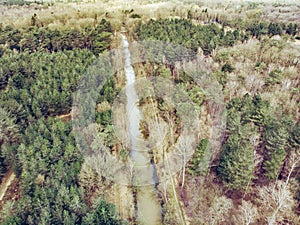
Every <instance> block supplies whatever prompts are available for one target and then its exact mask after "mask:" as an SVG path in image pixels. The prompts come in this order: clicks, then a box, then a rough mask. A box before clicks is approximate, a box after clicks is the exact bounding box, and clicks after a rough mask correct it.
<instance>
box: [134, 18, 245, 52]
mask: <svg viewBox="0 0 300 225" xmlns="http://www.w3.org/2000/svg"><path fill="white" fill-rule="evenodd" d="M137 34H138V36H139V38H140V39H141V40H160V41H165V42H169V43H172V44H175V45H182V46H184V47H186V48H187V49H191V50H192V51H194V52H195V53H196V52H197V50H198V47H201V48H202V50H203V52H204V54H205V55H208V54H210V53H211V52H212V51H213V50H214V49H215V48H216V47H218V46H232V45H233V44H234V43H235V42H236V41H237V40H239V37H240V36H239V35H237V32H235V33H234V34H233V33H231V32H228V33H226V34H224V30H222V29H221V28H219V27H218V26H217V25H216V24H208V25H205V26H201V25H195V24H193V23H192V22H191V21H189V20H186V19H172V20H169V19H159V20H150V21H149V22H148V23H147V24H139V26H138V28H137ZM238 36H239V37H238Z"/></svg>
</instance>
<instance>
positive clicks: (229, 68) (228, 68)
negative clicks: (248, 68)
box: [221, 63, 234, 73]
mask: <svg viewBox="0 0 300 225" xmlns="http://www.w3.org/2000/svg"><path fill="white" fill-rule="evenodd" d="M221 71H222V72H225V73H226V72H228V73H231V72H233V71H234V67H233V66H232V65H231V64H228V63H225V64H224V65H223V66H222V68H221Z"/></svg>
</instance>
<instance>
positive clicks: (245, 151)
mask: <svg viewBox="0 0 300 225" xmlns="http://www.w3.org/2000/svg"><path fill="white" fill-rule="evenodd" d="M254 166H255V165H254V150H253V148H252V147H251V145H250V142H249V140H247V139H246V138H241V136H239V135H238V134H232V135H231V136H230V137H229V138H228V140H227V141H226V142H225V143H224V145H223V147H222V152H221V157H220V164H219V166H218V168H217V172H218V174H219V175H220V177H221V179H222V180H223V181H224V182H226V186H227V187H228V188H230V189H244V188H246V187H247V185H248V184H249V183H251V180H252V179H253V178H254V175H253V170H254Z"/></svg>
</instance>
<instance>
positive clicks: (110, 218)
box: [82, 198, 126, 225]
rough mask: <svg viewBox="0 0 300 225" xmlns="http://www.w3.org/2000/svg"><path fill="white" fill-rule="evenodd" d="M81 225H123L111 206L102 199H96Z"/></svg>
mask: <svg viewBox="0 0 300 225" xmlns="http://www.w3.org/2000/svg"><path fill="white" fill-rule="evenodd" d="M82 224H83V225H125V224H126V223H125V222H124V221H122V220H121V219H120V217H119V215H118V213H117V211H116V209H115V206H114V205H113V204H108V203H107V202H106V201H105V200H104V199H102V198H98V199H97V201H96V202H95V204H94V206H93V210H92V211H91V212H89V213H88V214H87V215H86V216H85V217H84V219H83V222H82Z"/></svg>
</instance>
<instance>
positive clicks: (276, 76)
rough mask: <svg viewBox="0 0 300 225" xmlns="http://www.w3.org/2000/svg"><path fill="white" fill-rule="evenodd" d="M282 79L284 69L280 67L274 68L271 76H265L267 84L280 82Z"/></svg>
mask: <svg viewBox="0 0 300 225" xmlns="http://www.w3.org/2000/svg"><path fill="white" fill-rule="evenodd" d="M281 81H282V71H281V70H279V69H275V70H272V71H271V72H270V73H269V77H267V78H265V84H266V86H272V85H275V84H280V83H281Z"/></svg>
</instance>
